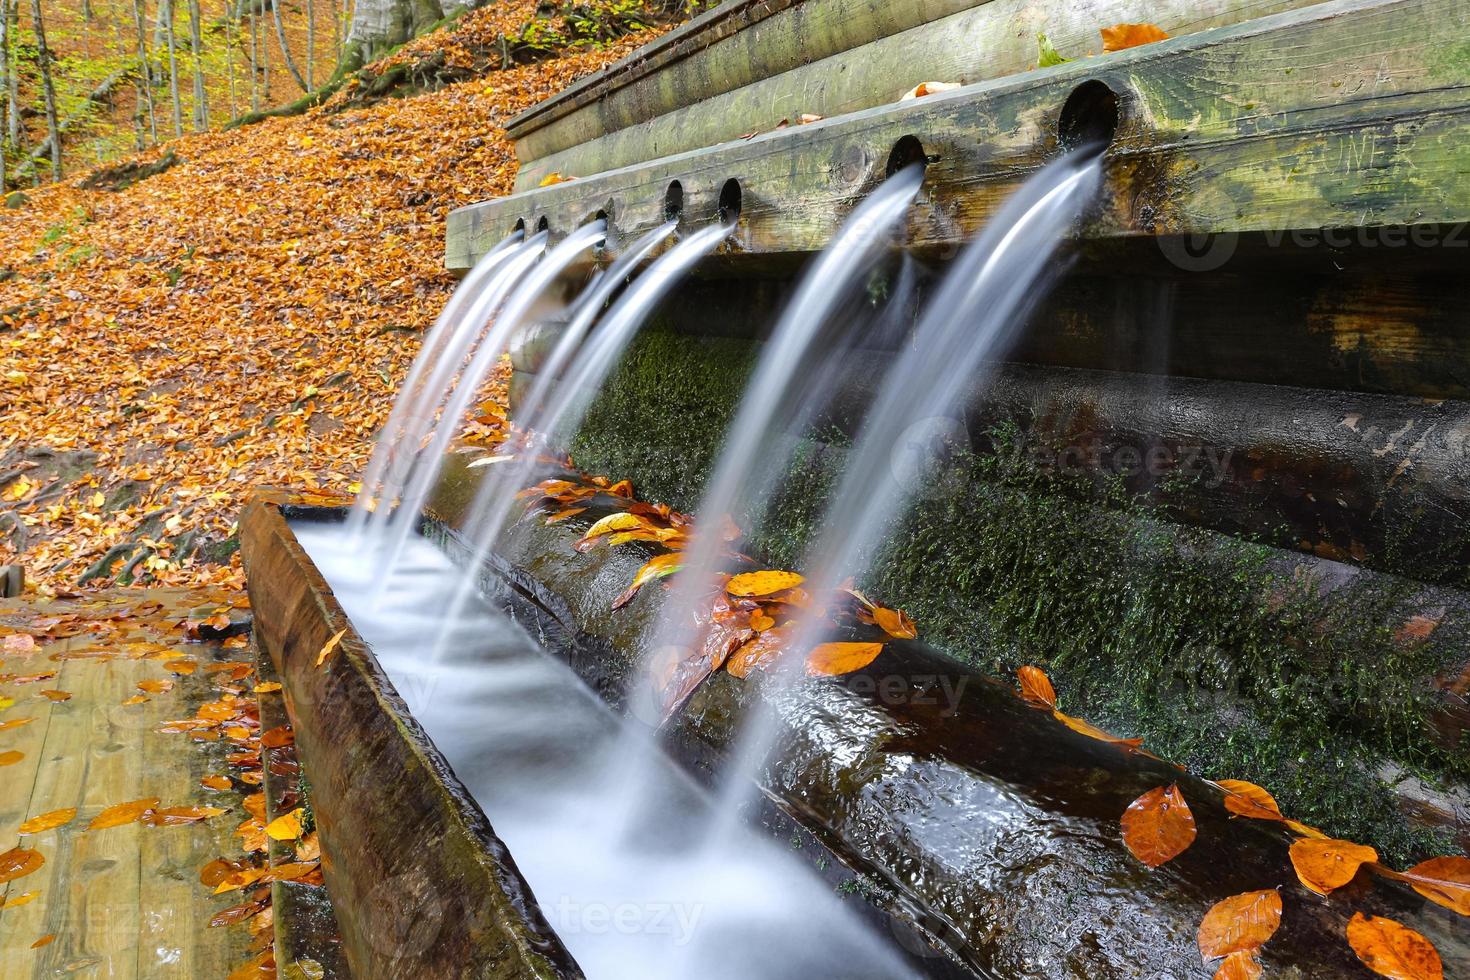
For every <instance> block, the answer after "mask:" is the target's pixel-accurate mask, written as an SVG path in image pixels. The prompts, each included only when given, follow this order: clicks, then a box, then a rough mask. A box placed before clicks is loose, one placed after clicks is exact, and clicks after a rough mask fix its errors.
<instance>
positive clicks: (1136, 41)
mask: <svg viewBox="0 0 1470 980" xmlns="http://www.w3.org/2000/svg"><path fill="white" fill-rule="evenodd" d="M1099 33H1100V34H1102V42H1103V50H1104V51H1122V50H1124V49H1126V48H1136V47H1138V46H1139V45H1140V44H1152V43H1153V42H1155V41H1166V40H1168V39H1169V35H1168V34H1166V33H1164V31H1163V30H1161V29H1160V28H1158V27H1156V26H1155V25H1153V24H1114V25H1113V26H1112V27H1104V28H1102V29H1101V31H1099Z"/></svg>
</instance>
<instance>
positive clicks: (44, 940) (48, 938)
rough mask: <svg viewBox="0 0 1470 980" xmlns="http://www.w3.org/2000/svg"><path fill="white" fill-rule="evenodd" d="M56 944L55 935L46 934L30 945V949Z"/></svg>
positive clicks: (51, 933) (52, 933)
mask: <svg viewBox="0 0 1470 980" xmlns="http://www.w3.org/2000/svg"><path fill="white" fill-rule="evenodd" d="M54 942H56V933H54V932H48V933H47V934H46V935H44V936H42V937H41V938H40V939H37V940H36V941H35V942H33V943H31V949H40V948H41V947H42V946H50V945H51V944H52V943H54Z"/></svg>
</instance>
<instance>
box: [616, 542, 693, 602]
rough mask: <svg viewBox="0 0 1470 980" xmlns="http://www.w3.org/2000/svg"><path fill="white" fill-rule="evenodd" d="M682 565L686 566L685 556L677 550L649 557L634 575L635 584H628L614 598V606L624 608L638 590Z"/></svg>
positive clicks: (673, 571) (675, 570) (670, 573)
mask: <svg viewBox="0 0 1470 980" xmlns="http://www.w3.org/2000/svg"><path fill="white" fill-rule="evenodd" d="M682 567H684V556H683V555H681V554H680V553H679V552H677V551H670V552H668V553H667V554H663V555H655V556H654V557H652V558H650V559H648V561H647V562H646V563H644V565H643V567H642V568H640V569H638V574H637V575H635V576H633V584H632V585H630V586H628V588H627V589H626V590H624V591H623V593H622V594H621V595H619V596H618V597H617V598H616V599H614V600H613V603H612V607H613V608H614V609H621V608H623V607H624V606H626V605H627V604H628V603H630V602H632V601H633V597H634V596H636V595H637V594H638V590H639V589H641V588H643V587H644V586H645V585H647V584H648V583H649V582H652V581H653V580H654V579H660V578H664V577H666V576H669V575H672V574H674V573H675V572H677V571H678V570H679V569H680V568H682Z"/></svg>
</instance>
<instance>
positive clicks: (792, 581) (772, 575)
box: [725, 570, 805, 596]
mask: <svg viewBox="0 0 1470 980" xmlns="http://www.w3.org/2000/svg"><path fill="white" fill-rule="evenodd" d="M803 581H805V579H804V578H803V577H802V576H801V575H799V574H797V573H796V572H780V571H775V570H767V571H760V572H743V573H741V574H740V575H736V576H735V577H733V578H731V579H730V581H729V582H727V583H725V591H726V592H728V593H730V594H731V595H733V596H767V595H773V594H775V593H777V592H785V591H786V590H787V589H794V588H796V587H797V586H798V585H800V584H801V583H802V582H803Z"/></svg>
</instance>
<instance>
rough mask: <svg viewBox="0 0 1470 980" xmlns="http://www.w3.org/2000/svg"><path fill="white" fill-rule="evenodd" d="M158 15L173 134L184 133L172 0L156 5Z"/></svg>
mask: <svg viewBox="0 0 1470 980" xmlns="http://www.w3.org/2000/svg"><path fill="white" fill-rule="evenodd" d="M158 17H159V20H160V21H161V22H162V23H163V38H164V42H165V43H166V44H167V45H168V97H169V101H170V102H171V103H172V104H173V117H174V136H175V137H176V138H177V137H179V136H183V135H184V110H183V107H182V106H181V105H180V104H179V58H178V46H177V44H176V43H175V40H176V39H175V37H174V0H163V2H162V3H161V4H159V7H158Z"/></svg>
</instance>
